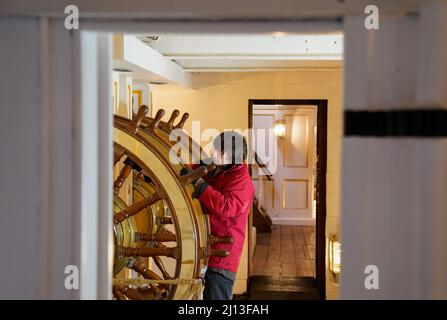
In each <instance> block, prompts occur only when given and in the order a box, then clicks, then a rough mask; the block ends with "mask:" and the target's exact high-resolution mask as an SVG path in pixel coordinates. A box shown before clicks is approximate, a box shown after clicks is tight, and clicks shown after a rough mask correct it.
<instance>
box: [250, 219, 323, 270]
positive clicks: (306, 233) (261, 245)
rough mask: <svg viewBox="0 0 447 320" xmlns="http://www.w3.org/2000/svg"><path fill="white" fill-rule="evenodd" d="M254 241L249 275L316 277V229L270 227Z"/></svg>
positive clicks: (312, 227)
mask: <svg viewBox="0 0 447 320" xmlns="http://www.w3.org/2000/svg"><path fill="white" fill-rule="evenodd" d="M256 242H257V243H256V249H255V252H254V258H253V267H252V275H254V276H256V275H263V276H281V277H315V226H286V225H273V226H272V233H258V234H257V241H256Z"/></svg>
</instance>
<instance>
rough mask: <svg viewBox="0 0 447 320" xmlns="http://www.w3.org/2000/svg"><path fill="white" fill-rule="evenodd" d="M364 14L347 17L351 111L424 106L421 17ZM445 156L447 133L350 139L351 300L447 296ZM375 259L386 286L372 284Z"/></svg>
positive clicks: (346, 269)
mask: <svg viewBox="0 0 447 320" xmlns="http://www.w3.org/2000/svg"><path fill="white" fill-rule="evenodd" d="M364 18H365V17H363V16H360V17H346V18H345V53H346V56H345V95H344V96H345V110H356V111H361V110H364V111H366V110H368V111H374V110H384V111H389V110H399V109H415V108H419V102H420V101H421V99H420V98H419V97H422V96H425V93H426V91H425V89H421V85H420V84H421V78H420V77H421V76H420V75H418V70H419V68H418V62H419V63H420V60H419V58H418V49H419V46H420V45H421V43H422V42H423V40H421V39H420V38H418V36H417V35H418V34H419V31H420V30H421V29H420V28H421V18H418V17H417V16H400V17H399V16H395V17H391V16H389V17H387V16H383V15H381V16H380V29H379V30H371V31H368V30H366V29H365V28H364V27H363V21H364ZM434 23H435V24H437V27H440V26H439V23H438V22H434ZM434 28H435V27H433V29H434ZM427 36H428V35H427ZM438 49H439V47H438V46H437V45H436V44H435V43H432V45H431V47H430V48H429V50H438ZM440 49H441V50H442V48H440ZM430 56H431V54H429V55H428V59H430ZM422 59H424V60H425V58H422ZM440 66H442V64H440ZM438 73H439V71H438ZM424 77H425V76H424ZM442 78H443V76H437V79H442ZM421 92H422V93H421ZM439 92H441V91H438V95H437V97H439V96H440V95H439ZM442 92H443V93H445V89H444V91H442ZM430 96H432V95H431V94H430ZM428 101H432V102H433V101H435V100H433V99H431V100H430V99H427V100H426V102H428ZM438 101H439V99H438ZM427 107H429V105H427ZM432 107H434V106H432ZM446 161H447V142H446V139H432V138H409V137H383V138H380V137H345V138H344V141H343V168H342V170H343V179H342V211H341V240H342V241H341V243H342V274H341V280H340V281H341V287H340V297H341V298H342V299H417V298H425V299H430V298H435V299H439V298H444V299H445V298H447V276H446V274H445V272H444V273H443V272H442V271H441V270H446V267H447V254H446V252H447V241H446V232H445V228H444V229H442V228H443V227H441V226H445V225H447V224H446V219H447V218H446V215H447V210H446V208H447V188H446V182H445V181H447V170H446V169H445V163H446ZM368 265H375V266H377V267H378V268H379V289H378V290H367V289H366V288H365V285H364V281H365V278H366V277H367V274H365V273H364V271H365V267H366V266H368Z"/></svg>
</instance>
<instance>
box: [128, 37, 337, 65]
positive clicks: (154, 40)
mask: <svg viewBox="0 0 447 320" xmlns="http://www.w3.org/2000/svg"><path fill="white" fill-rule="evenodd" d="M136 37H137V38H138V39H139V40H141V41H143V42H144V43H145V44H146V45H148V46H150V47H151V48H153V49H155V50H156V51H158V52H159V53H161V54H162V55H163V56H164V57H166V58H167V59H170V60H172V61H174V62H176V63H177V64H179V65H180V66H181V67H182V68H183V69H184V70H185V71H189V72H219V71H224V72H229V71H263V70H265V71H267V70H294V69H303V68H339V67H340V66H341V60H342V59H343V35H342V34H324V35H315V34H300V35H296V34H285V33H275V34H266V35H231V34H227V35H225V34H219V35H216V34H202V35H178V34H176V35H169V34H167V35H160V36H158V35H136Z"/></svg>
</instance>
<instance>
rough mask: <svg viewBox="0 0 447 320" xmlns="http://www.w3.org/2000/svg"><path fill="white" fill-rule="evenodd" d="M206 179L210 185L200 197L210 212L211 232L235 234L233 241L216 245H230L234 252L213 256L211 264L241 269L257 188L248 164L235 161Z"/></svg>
mask: <svg viewBox="0 0 447 320" xmlns="http://www.w3.org/2000/svg"><path fill="white" fill-rule="evenodd" d="M204 180H205V181H206V182H207V183H208V186H206V187H205V189H204V190H203V191H202V193H201V194H200V195H199V196H198V199H199V200H200V202H201V203H202V204H203V205H204V206H205V208H206V209H207V212H208V214H209V218H210V224H211V233H212V234H213V235H216V236H220V237H228V236H230V237H232V238H233V243H232V244H227V243H217V244H215V245H213V247H212V248H213V249H226V250H228V251H229V252H230V254H229V255H228V256H227V257H225V258H219V257H210V259H209V262H208V266H209V267H214V268H220V269H225V270H229V271H232V272H237V269H238V266H239V262H240V258H241V254H242V247H243V245H244V240H245V230H246V228H247V220H248V214H249V212H250V207H251V204H252V201H253V196H254V190H255V189H254V186H253V183H252V181H251V178H250V174H249V173H248V168H247V165H246V164H240V165H235V166H233V167H231V168H230V169H228V170H223V171H221V172H219V173H218V174H216V175H215V176H210V175H207V176H205V177H204Z"/></svg>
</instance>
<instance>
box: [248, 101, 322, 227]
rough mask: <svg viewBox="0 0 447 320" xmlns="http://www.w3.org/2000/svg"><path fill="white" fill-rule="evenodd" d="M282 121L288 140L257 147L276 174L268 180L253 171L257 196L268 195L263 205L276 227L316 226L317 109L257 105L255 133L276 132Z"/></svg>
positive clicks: (256, 145) (266, 143)
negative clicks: (276, 126)
mask: <svg viewBox="0 0 447 320" xmlns="http://www.w3.org/2000/svg"><path fill="white" fill-rule="evenodd" d="M281 121H282V122H283V123H284V124H285V136H284V137H277V136H274V138H273V140H272V139H270V140H269V139H267V138H266V139H264V141H256V143H255V144H254V146H253V147H254V149H255V151H256V153H257V154H258V156H259V157H260V158H261V161H262V162H263V163H265V164H266V165H267V166H268V168H269V170H270V172H271V173H272V174H273V177H272V179H271V180H267V179H262V177H260V175H259V174H260V172H262V171H259V170H254V171H253V180H254V185H255V189H256V194H263V195H264V196H262V199H259V201H260V202H261V205H263V207H264V208H265V209H266V211H267V213H268V214H269V216H270V218H271V219H272V221H273V223H274V224H285V225H315V212H316V211H315V205H314V203H315V192H314V190H315V187H314V186H315V165H316V126H317V107H316V106H312V105H309V106H303V105H300V106H298V105H253V129H254V130H256V131H258V130H264V131H265V132H269V130H270V132H272V131H274V127H275V124H276V123H278V122H281ZM255 135H256V133H255ZM258 137H261V136H258ZM266 137H267V135H266ZM272 142H273V145H272V146H269V143H272ZM272 151H273V153H272ZM269 153H271V154H269ZM261 175H262V173H261ZM260 188H262V189H263V192H262V191H261V192H260V190H259V189H260Z"/></svg>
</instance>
